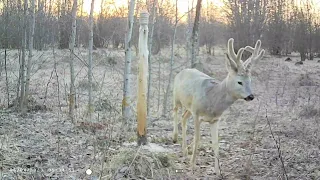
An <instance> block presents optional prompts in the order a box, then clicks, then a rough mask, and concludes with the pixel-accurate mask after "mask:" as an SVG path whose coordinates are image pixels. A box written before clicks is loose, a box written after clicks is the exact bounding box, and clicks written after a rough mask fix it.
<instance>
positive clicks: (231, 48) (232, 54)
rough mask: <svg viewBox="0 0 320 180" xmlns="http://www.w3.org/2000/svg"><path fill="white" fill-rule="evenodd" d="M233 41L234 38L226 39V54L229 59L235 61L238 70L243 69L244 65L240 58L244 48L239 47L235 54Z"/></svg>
mask: <svg viewBox="0 0 320 180" xmlns="http://www.w3.org/2000/svg"><path fill="white" fill-rule="evenodd" d="M233 43H234V39H233V38H230V39H229V40H228V56H229V57H230V59H231V60H233V61H234V62H235V63H236V65H237V69H238V71H241V70H243V69H244V66H243V64H242V61H241V58H242V54H243V52H244V50H245V49H244V48H240V49H239V51H238V53H237V54H236V53H235V52H234V46H233Z"/></svg>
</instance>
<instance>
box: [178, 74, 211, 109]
mask: <svg viewBox="0 0 320 180" xmlns="http://www.w3.org/2000/svg"><path fill="white" fill-rule="evenodd" d="M208 81H214V79H213V78H211V77H210V76H208V75H206V74H204V73H202V72H200V71H198V70H196V69H184V70H182V71H181V72H179V73H178V74H177V75H176V77H175V79H174V88H173V95H174V99H175V101H176V102H178V103H181V104H182V105H183V106H185V107H186V108H188V109H190V108H191V105H192V104H194V103H196V101H197V100H200V99H201V98H203V97H204V95H205V91H206V89H207V86H208V83H207V82H208Z"/></svg>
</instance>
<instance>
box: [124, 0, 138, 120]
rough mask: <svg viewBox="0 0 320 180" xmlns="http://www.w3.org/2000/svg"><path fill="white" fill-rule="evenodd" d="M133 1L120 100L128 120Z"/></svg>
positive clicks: (129, 18)
mask: <svg viewBox="0 0 320 180" xmlns="http://www.w3.org/2000/svg"><path fill="white" fill-rule="evenodd" d="M134 6H135V0H130V5H129V14H128V24H127V32H126V37H125V70H124V86H123V99H122V116H123V118H124V119H126V120H128V119H130V118H131V116H132V112H131V110H130V105H131V99H130V95H131V94H130V93H131V89H130V88H131V46H132V41H131V40H132V39H131V36H132V28H133V15H134Z"/></svg>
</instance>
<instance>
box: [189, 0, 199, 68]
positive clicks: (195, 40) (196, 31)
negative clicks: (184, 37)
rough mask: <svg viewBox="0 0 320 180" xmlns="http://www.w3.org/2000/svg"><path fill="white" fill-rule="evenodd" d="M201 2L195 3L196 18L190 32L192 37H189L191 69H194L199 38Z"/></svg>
mask: <svg viewBox="0 0 320 180" xmlns="http://www.w3.org/2000/svg"><path fill="white" fill-rule="evenodd" d="M201 2H202V0H198V1H197V6H196V17H195V18H194V25H193V30H192V37H191V67H192V68H193V67H194V64H195V63H196V61H197V60H196V56H197V52H196V50H197V43H198V38H199V20H200V13H201Z"/></svg>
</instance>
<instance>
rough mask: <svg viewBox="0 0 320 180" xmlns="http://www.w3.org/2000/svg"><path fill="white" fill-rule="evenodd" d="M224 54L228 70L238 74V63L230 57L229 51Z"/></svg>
mask: <svg viewBox="0 0 320 180" xmlns="http://www.w3.org/2000/svg"><path fill="white" fill-rule="evenodd" d="M224 55H225V61H226V67H227V70H228V72H229V73H232V74H236V73H237V72H238V68H237V64H236V63H235V62H234V61H233V60H232V59H230V57H229V55H228V54H227V53H225V54H224Z"/></svg>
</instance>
